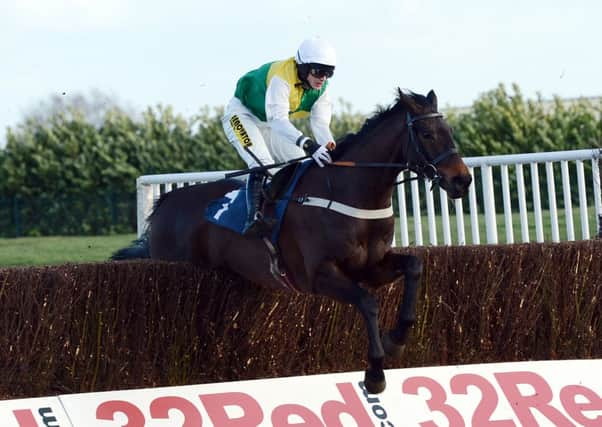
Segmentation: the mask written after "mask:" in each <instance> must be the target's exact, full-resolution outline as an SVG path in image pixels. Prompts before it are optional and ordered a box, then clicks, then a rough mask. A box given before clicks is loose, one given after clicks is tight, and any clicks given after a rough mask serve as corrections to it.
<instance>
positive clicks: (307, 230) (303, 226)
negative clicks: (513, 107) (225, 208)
mask: <svg viewBox="0 0 602 427" xmlns="http://www.w3.org/2000/svg"><path fill="white" fill-rule="evenodd" d="M397 92H398V95H397V99H396V101H395V103H394V104H393V105H392V106H390V107H389V108H386V109H381V110H380V111H379V112H377V113H376V114H375V115H374V116H373V117H371V118H370V119H368V120H367V121H366V122H365V123H364V125H363V127H362V128H361V129H360V130H359V132H357V133H355V134H348V135H347V136H345V137H344V138H342V139H341V140H340V141H339V142H338V144H337V146H336V149H335V150H334V151H333V152H332V156H333V160H334V163H333V164H332V165H329V166H327V167H324V168H319V167H317V166H316V165H313V164H312V165H311V167H309V169H308V170H307V171H306V173H305V174H304V175H303V176H302V177H301V178H300V179H299V181H298V183H297V186H296V188H295V189H294V191H293V193H292V198H293V199H302V198H303V197H305V196H307V195H311V196H312V197H318V198H323V199H327V200H332V201H334V202H338V203H339V204H343V205H347V208H349V209H348V211H350V212H351V213H350V214H345V213H340V212H336V211H333V210H331V209H327V208H324V207H316V206H305V205H303V204H301V203H295V202H291V203H290V204H289V206H288V208H287V211H286V215H285V217H284V219H283V221H282V224H281V229H280V237H279V241H278V248H279V253H280V260H281V265H282V266H284V269H285V271H286V274H287V277H288V278H289V282H290V284H292V285H293V286H294V288H295V289H296V290H297V291H299V292H303V293H312V294H319V295H325V296H328V297H331V298H334V299H335V300H338V301H340V302H343V303H348V304H352V305H354V306H355V307H356V308H357V309H358V310H359V312H360V313H361V315H362V317H363V318H364V320H365V323H366V326H367V332H368V338H369V348H368V367H367V369H366V371H365V378H364V383H365V386H366V388H367V390H368V391H369V392H370V393H380V392H382V391H383V390H384V389H385V375H384V371H383V362H384V357H385V354H387V355H389V356H394V357H399V355H400V352H401V347H402V345H403V344H404V342H405V339H406V336H407V334H408V330H409V328H410V327H411V326H412V325H413V324H414V322H415V319H416V292H417V287H418V283H419V279H420V276H421V273H422V261H421V260H420V259H418V258H417V257H415V256H412V255H404V254H399V253H395V252H393V251H392V248H391V243H392V239H393V233H394V224H395V220H394V217H393V213H392V210H391V209H390V207H391V200H392V199H391V197H392V194H393V190H394V188H395V184H396V178H397V176H398V175H399V173H400V172H401V171H402V170H407V169H409V170H412V171H414V172H415V173H416V174H418V176H420V177H426V178H429V179H432V180H434V181H436V182H437V183H438V184H439V185H440V186H441V188H443V189H444V190H445V191H446V192H447V194H448V197H450V198H460V197H463V196H464V195H465V194H466V192H467V190H468V187H469V185H470V183H471V181H472V178H471V176H470V174H469V171H468V168H467V167H466V165H465V164H464V162H463V160H462V158H461V157H460V155H459V154H458V153H457V151H456V148H455V144H454V140H453V137H452V131H451V129H450V127H449V125H448V124H447V123H446V121H445V120H444V118H443V115H442V114H441V113H439V112H438V111H437V97H436V95H435V93H434V92H433V91H432V90H431V91H430V92H429V93H428V95H427V96H423V95H419V94H415V93H412V92H409V93H405V92H402V91H401V90H400V89H397ZM354 166H355V167H354ZM276 176H278V175H276ZM241 186H242V182H241V181H240V180H233V179H227V180H221V181H215V182H210V183H205V184H198V185H194V186H189V187H183V188H179V189H177V190H174V191H171V192H169V193H165V194H164V195H163V196H162V197H161V198H160V199H159V200H158V201H157V203H156V204H155V207H154V210H153V212H152V213H151V215H150V216H149V218H148V226H147V229H146V233H145V234H144V236H143V237H142V238H141V239H140V240H138V241H137V244H136V245H135V246H132V247H130V248H124V249H121V250H120V251H118V252H116V253H115V254H114V255H113V259H127V258H140V257H147V258H148V257H150V258H153V259H160V260H169V261H188V262H192V263H195V264H199V265H203V266H209V267H225V268H228V269H230V270H232V271H234V272H236V273H238V274H239V275H241V276H243V277H245V278H247V279H249V280H251V281H253V282H256V283H257V284H260V285H263V286H268V287H272V288H275V289H282V286H283V284H282V280H278V278H277V277H276V276H275V275H274V274H272V272H271V271H270V266H271V262H272V257H271V254H270V251H269V250H268V248H267V247H266V244H265V243H264V241H262V239H260V238H256V237H245V236H242V235H241V234H237V233H235V232H233V231H231V230H229V229H226V228H223V227H220V226H217V225H215V224H213V223H211V222H208V221H207V220H205V219H204V212H205V210H206V208H207V206H208V204H209V203H210V202H211V201H213V200H215V199H219V198H221V197H222V196H224V195H225V194H226V193H229V192H231V191H233V190H235V189H238V188H240V187H241ZM359 211H362V212H377V213H378V212H380V213H382V212H383V211H389V214H386V215H384V216H385V217H383V215H380V216H379V215H376V216H377V217H378V218H376V219H375V218H370V219H365V218H357V217H355V216H353V215H352V214H353V212H359ZM350 215H351V216H350ZM402 277H403V278H404V286H405V287H404V292H403V297H402V301H401V304H400V308H399V313H398V319H397V321H396V325H395V327H394V329H392V330H391V331H389V332H388V333H387V334H384V335H383V336H382V337H381V333H380V331H379V325H378V310H379V307H378V303H377V301H376V298H375V297H374V296H373V295H372V293H371V292H370V290H371V289H376V288H379V287H381V286H383V285H385V284H389V283H392V282H395V281H397V280H398V279H400V278H402Z"/></svg>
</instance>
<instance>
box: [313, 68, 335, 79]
mask: <svg viewBox="0 0 602 427" xmlns="http://www.w3.org/2000/svg"><path fill="white" fill-rule="evenodd" d="M309 74H311V75H312V76H314V77H316V78H318V79H321V78H323V77H326V78H327V79H329V78H331V77H332V76H333V74H334V67H329V68H317V67H312V68H310V69H309Z"/></svg>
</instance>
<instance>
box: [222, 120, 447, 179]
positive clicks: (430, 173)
mask: <svg viewBox="0 0 602 427" xmlns="http://www.w3.org/2000/svg"><path fill="white" fill-rule="evenodd" d="M442 117H443V114H442V113H427V114H421V115H419V116H414V117H412V115H411V114H410V113H409V112H408V113H406V125H407V126H408V134H409V141H408V152H409V150H410V149H413V150H414V152H415V153H416V154H418V155H419V157H420V158H421V161H420V162H413V163H410V162H408V163H383V162H353V161H336V162H332V163H330V165H331V166H339V167H354V168H357V167H359V168H400V169H402V170H411V171H413V172H414V173H416V175H417V176H415V177H412V178H407V179H403V180H401V181H398V182H395V185H399V184H402V183H404V182H408V181H414V180H417V179H422V178H427V179H430V180H431V181H433V182H434V183H436V182H437V181H439V180H440V179H441V175H439V172H438V171H437V165H438V164H439V163H441V162H442V161H443V160H445V159H447V158H448V157H450V156H452V155H454V154H456V153H457V151H456V149H455V148H453V147H452V148H449V149H448V150H446V151H444V152H443V153H441V154H439V155H438V156H437V157H435V158H434V159H432V160H430V161H429V160H427V158H428V156H427V155H426V153H425V152H424V148H423V147H422V145H420V144H418V142H417V140H416V134H415V131H414V123H416V122H418V121H420V120H427V119H439V118H442ZM310 157H311V156H310V155H306V156H303V157H298V158H295V159H291V160H288V161H286V162H280V163H273V164H270V165H265V166H263V165H262V166H257V167H254V168H250V169H243V170H239V171H235V172H229V173H227V174H226V175H225V178H233V177H236V176H242V175H247V174H250V173H253V172H264V171H268V170H269V169H273V168H279V167H284V166H288V165H290V164H292V163H298V162H300V161H302V160H306V159H308V158H310ZM268 173H269V172H268Z"/></svg>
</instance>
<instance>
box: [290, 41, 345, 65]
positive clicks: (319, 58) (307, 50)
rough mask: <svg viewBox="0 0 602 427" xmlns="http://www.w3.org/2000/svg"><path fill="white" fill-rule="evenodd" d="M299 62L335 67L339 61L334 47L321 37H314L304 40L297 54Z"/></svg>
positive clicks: (296, 57) (296, 58)
mask: <svg viewBox="0 0 602 427" xmlns="http://www.w3.org/2000/svg"><path fill="white" fill-rule="evenodd" d="M295 61H296V62H297V64H310V63H311V64H323V65H329V66H331V67H334V66H335V65H336V62H337V55H336V52H335V51H334V47H332V45H331V44H330V43H328V42H327V41H326V40H323V39H321V38H320V37H312V38H309V39H305V40H303V42H302V43H301V46H299V49H297V54H296V55H295Z"/></svg>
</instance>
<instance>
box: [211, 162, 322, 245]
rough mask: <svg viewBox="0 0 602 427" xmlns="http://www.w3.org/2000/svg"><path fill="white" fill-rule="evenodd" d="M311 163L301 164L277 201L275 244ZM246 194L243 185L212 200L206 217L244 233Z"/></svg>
mask: <svg viewBox="0 0 602 427" xmlns="http://www.w3.org/2000/svg"><path fill="white" fill-rule="evenodd" d="M311 164H312V160H306V161H304V162H302V163H301V164H300V166H299V167H298V168H297V170H296V172H295V175H294V176H293V178H292V179H291V183H290V185H289V187H288V188H287V189H286V191H285V194H284V196H283V197H282V198H281V199H278V200H277V201H276V207H275V213H274V219H275V220H276V225H275V226H274V229H273V230H272V235H271V237H270V240H271V241H272V243H273V244H274V245H277V242H278V236H279V235H280V226H281V225H282V220H283V218H284V214H285V213H286V208H287V207H288V203H289V201H290V198H291V194H292V192H293V190H294V189H295V187H296V186H297V182H298V181H299V178H301V176H303V174H304V173H305V171H306V170H307V168H308V167H309V166H310V165H311ZM246 195H247V190H246V188H245V187H242V188H240V189H238V190H233V191H231V192H229V193H227V194H226V195H224V197H222V198H220V199H217V200H214V201H212V202H211V203H209V206H207V209H206V210H205V219H206V220H207V221H209V222H212V223H214V224H217V225H219V226H221V227H225V228H227V229H229V230H232V231H234V232H236V233H239V234H242V231H243V229H244V225H245V220H246V218H247V202H246Z"/></svg>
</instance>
